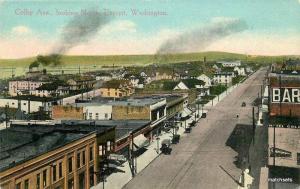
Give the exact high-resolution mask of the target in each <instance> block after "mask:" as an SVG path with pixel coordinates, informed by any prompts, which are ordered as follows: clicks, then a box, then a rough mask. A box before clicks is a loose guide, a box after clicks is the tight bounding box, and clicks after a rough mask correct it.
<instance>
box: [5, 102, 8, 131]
mask: <svg viewBox="0 0 300 189" xmlns="http://www.w3.org/2000/svg"><path fill="white" fill-rule="evenodd" d="M7 124H8V105H5V128H7Z"/></svg>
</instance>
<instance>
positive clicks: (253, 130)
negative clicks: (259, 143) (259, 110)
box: [252, 106, 255, 145]
mask: <svg viewBox="0 0 300 189" xmlns="http://www.w3.org/2000/svg"><path fill="white" fill-rule="evenodd" d="M252 132H253V145H254V142H255V141H254V139H255V118H254V106H253V107H252Z"/></svg>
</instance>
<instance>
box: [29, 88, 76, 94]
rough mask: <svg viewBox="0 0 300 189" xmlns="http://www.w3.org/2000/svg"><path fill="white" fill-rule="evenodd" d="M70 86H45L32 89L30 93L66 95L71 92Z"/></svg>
mask: <svg viewBox="0 0 300 189" xmlns="http://www.w3.org/2000/svg"><path fill="white" fill-rule="evenodd" d="M69 91H70V90H69V87H65V86H58V87H57V88H48V89H47V88H43V86H41V87H39V88H37V89H35V90H31V91H30V92H29V93H30V95H34V96H39V97H58V96H65V95H68V94H69Z"/></svg>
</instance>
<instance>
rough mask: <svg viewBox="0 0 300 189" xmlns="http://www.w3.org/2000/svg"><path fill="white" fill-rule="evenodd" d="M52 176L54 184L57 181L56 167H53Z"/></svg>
mask: <svg viewBox="0 0 300 189" xmlns="http://www.w3.org/2000/svg"><path fill="white" fill-rule="evenodd" d="M52 176H53V182H55V181H56V165H53V167H52Z"/></svg>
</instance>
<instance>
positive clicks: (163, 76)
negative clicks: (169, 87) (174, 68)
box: [153, 72, 173, 80]
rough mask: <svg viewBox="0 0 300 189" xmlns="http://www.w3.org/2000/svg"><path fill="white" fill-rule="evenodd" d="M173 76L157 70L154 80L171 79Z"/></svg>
mask: <svg viewBox="0 0 300 189" xmlns="http://www.w3.org/2000/svg"><path fill="white" fill-rule="evenodd" d="M172 78H173V76H172V74H168V73H166V72H156V73H155V76H154V78H153V80H169V79H172Z"/></svg>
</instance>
